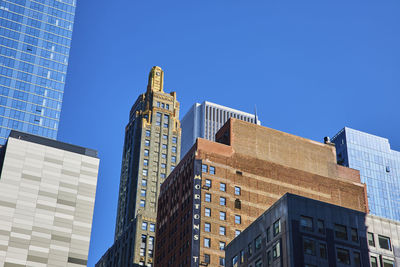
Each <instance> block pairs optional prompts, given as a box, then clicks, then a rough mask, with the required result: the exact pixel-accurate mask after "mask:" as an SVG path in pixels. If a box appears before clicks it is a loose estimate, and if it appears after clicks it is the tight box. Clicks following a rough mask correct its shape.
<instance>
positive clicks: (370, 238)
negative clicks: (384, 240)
mask: <svg viewBox="0 0 400 267" xmlns="http://www.w3.org/2000/svg"><path fill="white" fill-rule="evenodd" d="M368 245H369V246H371V247H375V238H374V234H373V233H368Z"/></svg>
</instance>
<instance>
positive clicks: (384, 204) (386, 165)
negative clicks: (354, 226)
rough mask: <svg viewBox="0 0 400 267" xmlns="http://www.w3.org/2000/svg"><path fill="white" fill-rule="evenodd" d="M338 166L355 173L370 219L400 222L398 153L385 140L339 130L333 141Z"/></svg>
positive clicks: (399, 163) (345, 129)
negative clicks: (359, 181) (359, 179)
mask: <svg viewBox="0 0 400 267" xmlns="http://www.w3.org/2000/svg"><path fill="white" fill-rule="evenodd" d="M332 142H333V143H335V145H336V153H337V161H338V163H340V164H342V165H344V166H347V167H350V168H353V169H356V170H359V171H360V176H361V181H362V182H363V183H365V184H366V185H367V195H368V204H369V209H370V212H371V213H372V214H374V215H377V216H381V217H385V218H388V219H392V220H397V221H400V208H399V207H400V152H398V151H395V150H392V149H391V148H390V144H389V140H388V139H386V138H382V137H379V136H375V135H372V134H368V133H364V132H361V131H357V130H354V129H351V128H348V127H345V128H343V129H342V130H341V131H339V133H337V134H336V135H335V136H334V137H333V138H332Z"/></svg>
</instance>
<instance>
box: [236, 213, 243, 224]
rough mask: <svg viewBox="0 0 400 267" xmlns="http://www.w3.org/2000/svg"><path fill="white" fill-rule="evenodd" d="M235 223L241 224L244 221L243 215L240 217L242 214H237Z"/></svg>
mask: <svg viewBox="0 0 400 267" xmlns="http://www.w3.org/2000/svg"><path fill="white" fill-rule="evenodd" d="M235 223H236V224H241V223H242V217H240V215H235Z"/></svg>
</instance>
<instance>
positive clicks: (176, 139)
mask: <svg viewBox="0 0 400 267" xmlns="http://www.w3.org/2000/svg"><path fill="white" fill-rule="evenodd" d="M176 142H178V138H176V136H174V137H172V143H173V144H176Z"/></svg>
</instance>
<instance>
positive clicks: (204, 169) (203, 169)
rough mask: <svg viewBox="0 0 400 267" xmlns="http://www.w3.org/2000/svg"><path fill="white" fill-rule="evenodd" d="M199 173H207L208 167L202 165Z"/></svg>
mask: <svg viewBox="0 0 400 267" xmlns="http://www.w3.org/2000/svg"><path fill="white" fill-rule="evenodd" d="M201 171H202V172H208V166H207V165H205V164H202V165H201Z"/></svg>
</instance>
